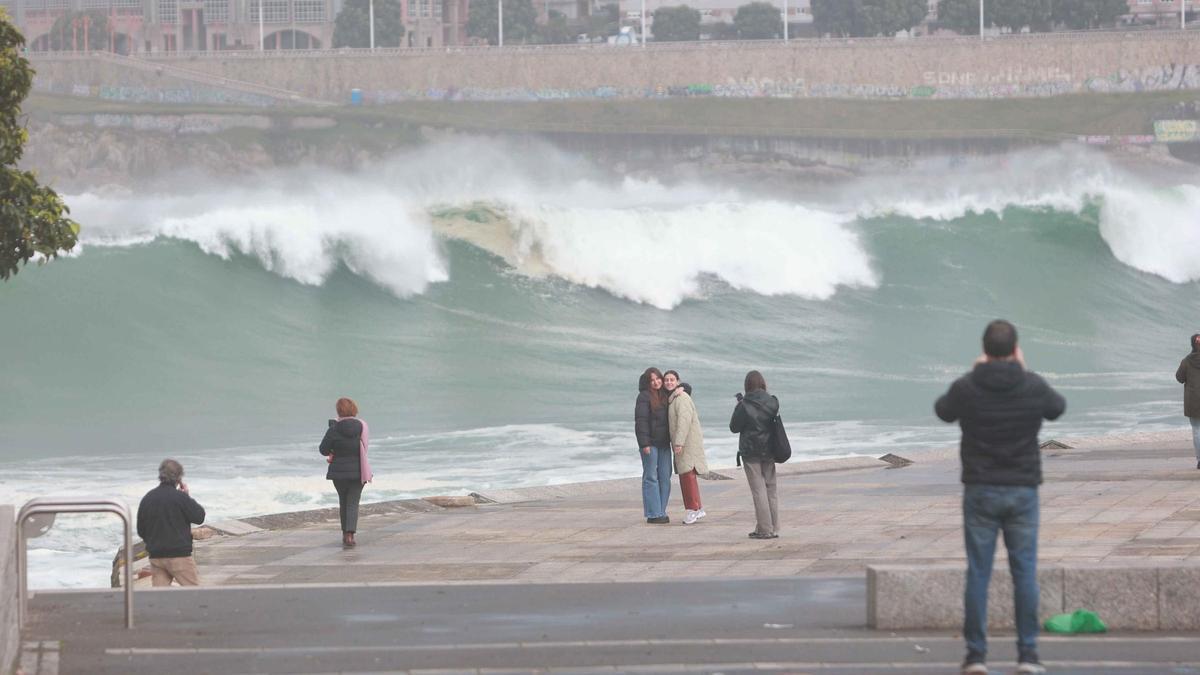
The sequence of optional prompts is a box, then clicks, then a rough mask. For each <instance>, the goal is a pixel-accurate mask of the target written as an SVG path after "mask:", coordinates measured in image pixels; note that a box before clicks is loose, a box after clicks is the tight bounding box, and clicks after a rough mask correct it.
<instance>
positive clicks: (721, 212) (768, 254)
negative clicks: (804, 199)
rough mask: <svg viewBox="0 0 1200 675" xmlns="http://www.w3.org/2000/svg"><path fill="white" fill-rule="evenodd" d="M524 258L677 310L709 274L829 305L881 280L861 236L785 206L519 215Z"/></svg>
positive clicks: (555, 210) (539, 210)
mask: <svg viewBox="0 0 1200 675" xmlns="http://www.w3.org/2000/svg"><path fill="white" fill-rule="evenodd" d="M514 211H515V213H514V227H515V229H516V235H515V236H516V237H517V239H518V241H520V242H521V247H520V251H521V254H520V255H522V256H536V257H537V258H539V259H540V260H541V261H542V262H544V263H545V265H546V266H548V267H549V268H550V269H552V270H553V271H554V274H555V275H557V276H561V277H563V278H565V279H567V280H569V281H572V282H575V283H578V284H582V285H585V286H591V287H594V288H603V289H605V290H608V291H610V292H612V293H613V294H615V295H619V296H621V297H625V298H628V299H631V300H635V301H637V302H644V303H647V304H650V305H653V306H655V307H660V308H663V309H669V308H672V307H675V306H676V305H678V304H679V303H681V302H682V301H683V300H684V299H686V298H691V297H697V296H698V295H699V294H700V279H701V277H702V276H703V275H712V276H715V277H718V278H720V279H721V280H723V281H724V282H726V283H728V284H729V285H730V286H732V287H734V288H736V289H739V290H747V291H753V292H755V293H758V294H761V295H798V296H801V297H808V298H816V299H825V298H828V297H830V296H832V295H833V294H834V293H835V292H836V291H837V289H838V287H839V286H867V287H870V286H874V285H875V284H876V283H877V281H876V278H875V274H874V272H873V271H872V270H871V265H870V261H869V259H868V257H867V254H866V253H865V252H864V250H863V248H862V246H861V245H860V243H859V240H858V236H857V235H856V234H855V233H854V232H853V231H851V230H850V229H849V228H848V227H847V225H846V224H845V223H843V222H840V220H839V219H838V218H836V217H834V216H832V215H831V214H828V213H823V212H818V211H814V210H811V209H807V208H805V207H803V206H797V205H791V204H783V203H779V202H753V203H750V204H734V203H708V204H701V205H696V206H682V207H679V208H671V209H662V208H659V209H654V208H650V207H635V208H605V209H579V208H563V207H557V206H541V205H522V206H518V207H516V208H515V209H514Z"/></svg>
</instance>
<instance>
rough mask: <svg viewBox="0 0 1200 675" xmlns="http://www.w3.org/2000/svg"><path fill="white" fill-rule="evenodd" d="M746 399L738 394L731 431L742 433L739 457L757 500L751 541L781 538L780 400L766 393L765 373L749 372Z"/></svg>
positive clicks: (739, 442)
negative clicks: (775, 439) (775, 438)
mask: <svg viewBox="0 0 1200 675" xmlns="http://www.w3.org/2000/svg"><path fill="white" fill-rule="evenodd" d="M743 388H744V389H745V390H746V394H745V396H743V395H742V394H737V395H736V398H737V406H736V407H734V409H733V417H732V418H730V420H729V430H730V431H731V432H733V433H735V434H739V438H738V455H739V456H740V457H741V459H742V470H743V471H745V473H746V482H747V483H749V484H750V497H751V498H752V499H753V500H754V518H755V522H756V525H755V528H754V531H753V532H751V533H750V538H751V539H777V538H778V537H779V500H778V498H777V497H776V495H775V457H774V456H773V455H772V454H771V447H770V440H771V428H772V426H773V423H774V420H775V416H776V415H778V414H779V399H777V398H775V397H774V396H772V395H771V394H769V393H767V381H766V380H765V379H764V378H763V376H762V373H760V372H758V371H757V370H752V371H750V372H748V373H746V380H745V382H744V384H743Z"/></svg>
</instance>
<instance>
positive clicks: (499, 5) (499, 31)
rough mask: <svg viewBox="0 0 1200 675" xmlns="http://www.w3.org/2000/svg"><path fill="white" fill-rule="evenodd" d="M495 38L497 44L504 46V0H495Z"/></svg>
mask: <svg viewBox="0 0 1200 675" xmlns="http://www.w3.org/2000/svg"><path fill="white" fill-rule="evenodd" d="M496 35H497V37H498V38H499V39H497V40H496V43H497V46H499V47H503V46H504V0H496Z"/></svg>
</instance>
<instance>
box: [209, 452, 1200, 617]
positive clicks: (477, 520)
mask: <svg viewBox="0 0 1200 675" xmlns="http://www.w3.org/2000/svg"><path fill="white" fill-rule="evenodd" d="M1132 438H1135V439H1136V438H1138V437H1132ZM1118 442H1121V443H1123V444H1120V445H1113V444H1112V443H1109V444H1108V445H1105V444H1103V443H1099V442H1097V441H1095V440H1094V439H1084V440H1083V441H1076V440H1068V444H1069V445H1072V446H1073V447H1070V448H1058V449H1051V450H1047V451H1045V452H1044V453H1043V457H1044V472H1045V477H1046V482H1045V484H1044V485H1043V486H1042V488H1041V501H1042V510H1041V512H1042V526H1041V533H1040V539H1041V541H1040V552H1039V560H1040V561H1041V563H1042V564H1043V565H1060V566H1063V567H1071V566H1075V565H1080V564H1094V565H1099V566H1104V565H1106V564H1110V565H1117V564H1119V565H1121V566H1124V567H1137V566H1144V567H1155V566H1158V565H1160V564H1162V563H1164V562H1170V563H1173V564H1181V565H1185V566H1186V565H1189V564H1196V565H1198V566H1200V471H1198V470H1196V468H1195V463H1194V459H1193V454H1192V449H1191V445H1190V437H1188V436H1187V435H1186V434H1172V435H1167V436H1163V437H1159V438H1156V439H1155V440H1154V441H1153V442H1149V443H1147V442H1141V443H1132V442H1124V441H1122V440H1121V439H1118ZM1079 446H1086V447H1079ZM882 454H883V452H881V455H882ZM909 459H912V460H914V463H912V464H910V465H906V466H902V467H896V466H895V465H893V464H892V463H889V462H884V461H880V460H878V459H874V458H864V457H858V458H848V459H839V460H831V461H825V462H818V463H804V462H794V463H788V464H785V465H781V466H780V478H779V504H780V520H781V523H782V529H781V536H780V538H779V539H774V540H761V541H760V540H752V539H749V538H748V537H747V536H746V535H747V533H749V532H750V531H751V530H752V529H754V511H753V505H752V503H751V500H750V495H749V490H748V488H747V486H746V483H745V480H744V478H743V477H742V476H741V472H740V469H736V468H733V469H729V468H726V469H718V470H715V471H714V473H715V474H724V475H728V476H733V477H734V480H702V481H701V482H700V485H701V493H702V496H703V500H704V507H705V510H706V511H707V513H708V515H707V516H706V517H705V518H704V519H703V520H701V521H700V522H699V523H697V524H694V525H686V526H685V525H683V524H682V516H683V506H682V503H681V501H680V498H679V490H678V484H677V483H674V484H673V486H672V500H671V505H670V511H669V515H670V516H671V518H672V522H671V523H670V524H668V525H649V524H647V523H646V522H645V520H644V519H643V517H642V507H641V493H640V481H639V479H637V478H622V479H614V480H607V481H595V482H591V483H580V484H573V485H556V486H549V487H544V488H533V489H517V490H498V491H492V492H486V493H485V494H482V495H480V498H477V499H476V500H475V501H476V502H479V503H476V504H475V505H474V506H451V507H439V506H437V505H436V504H433V503H430V501H428V500H407V501H405V502H388V503H380V504H372V505H369V506H364V508H363V515H362V517H361V518H360V526H359V533H358V537H357V538H358V540H359V546H358V547H357V548H354V549H349V550H346V549H343V548H342V546H341V536H340V533H339V532H338V528H337V519H336V512H335V511H332V512H331V511H330V510H328V509H326V510H323V511H321V512H305V513H300V514H282V515H280V516H260V517H254V518H245V519H242V522H245V523H247V524H248V525H251V526H252V527H255V528H260V530H261V531H251V532H248V533H246V534H243V535H239V536H228V535H219V536H214V537H211V538H209V539H207V540H205V541H200V542H197V545H196V558H197V562H198V564H199V566H200V571H201V577H202V580H203V583H205V584H209V585H222V586H226V585H239V584H262V583H264V582H277V583H288V584H302V583H306V582H311V583H328V582H330V581H339V582H378V581H380V580H387V579H391V580H394V581H403V582H407V583H455V582H478V581H486V580H494V581H501V582H505V583H547V582H555V581H561V580H564V579H571V580H578V581H582V582H587V581H596V582H604V581H611V580H613V579H614V578H620V579H626V580H640V581H652V580H664V581H665V580H671V579H677V578H680V577H685V576H686V577H694V576H697V575H698V574H699V573H700V571H702V570H703V571H705V572H708V573H712V574H714V575H718V574H719V575H730V574H733V575H738V574H741V575H771V576H794V575H799V576H831V575H856V574H865V569H866V566H867V565H873V564H889V563H893V564H932V563H937V564H946V563H959V564H962V565H964V566H965V564H966V556H965V553H964V551H963V544H962V532H961V522H962V515H961V493H962V486H961V484H960V483H959V467H958V458H957V454H956V452H955V451H953V450H937V451H929V452H925V453H916V454H913V455H910V456H909ZM631 470H635V469H631ZM364 495H365V496H367V497H368V498H369V496H370V488H369V487H368V489H367V491H366V492H365V493H364ZM445 503H447V504H462V503H465V502H463V501H462V500H452V501H449V502H445ZM668 563H669V564H668ZM709 563H714V564H711V565H710V564H709ZM996 569H997V570H998V571H1000V572H1003V571H1004V570H1005V569H1007V562H1006V560H1005V556H1004V551H1003V546H999V547H998V552H997V562H996ZM713 570H715V571H713ZM389 575H390V576H389ZM999 576H1002V574H1001V575H999ZM1080 583H1085V582H1084V581H1083V580H1081V581H1080ZM1068 588H1069V587H1068ZM1000 590H1003V589H1000ZM1129 592H1130V593H1135V594H1136V592H1135V591H1134V590H1130V591H1129ZM1068 599H1069V598H1068ZM1146 611H1149V610H1146ZM1147 616H1148V615H1147ZM1180 620H1181V621H1183V620H1185V619H1180ZM1133 621H1134V623H1135V624H1136V623H1138V621H1140V619H1137V620H1133Z"/></svg>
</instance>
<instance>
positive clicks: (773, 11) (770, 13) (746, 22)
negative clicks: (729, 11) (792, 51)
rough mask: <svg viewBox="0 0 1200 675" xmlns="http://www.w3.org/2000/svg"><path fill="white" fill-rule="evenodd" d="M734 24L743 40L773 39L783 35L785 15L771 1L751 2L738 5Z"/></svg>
mask: <svg viewBox="0 0 1200 675" xmlns="http://www.w3.org/2000/svg"><path fill="white" fill-rule="evenodd" d="M733 25H734V26H736V27H737V32H738V37H739V38H741V39H743V40H771V39H774V38H781V37H783V15H782V14H781V13H780V9H779V8H778V7H776V6H775V5H773V4H771V3H769V2H751V3H749V4H746V5H742V6H741V7H738V10H737V13H736V14H734V15H733Z"/></svg>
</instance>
